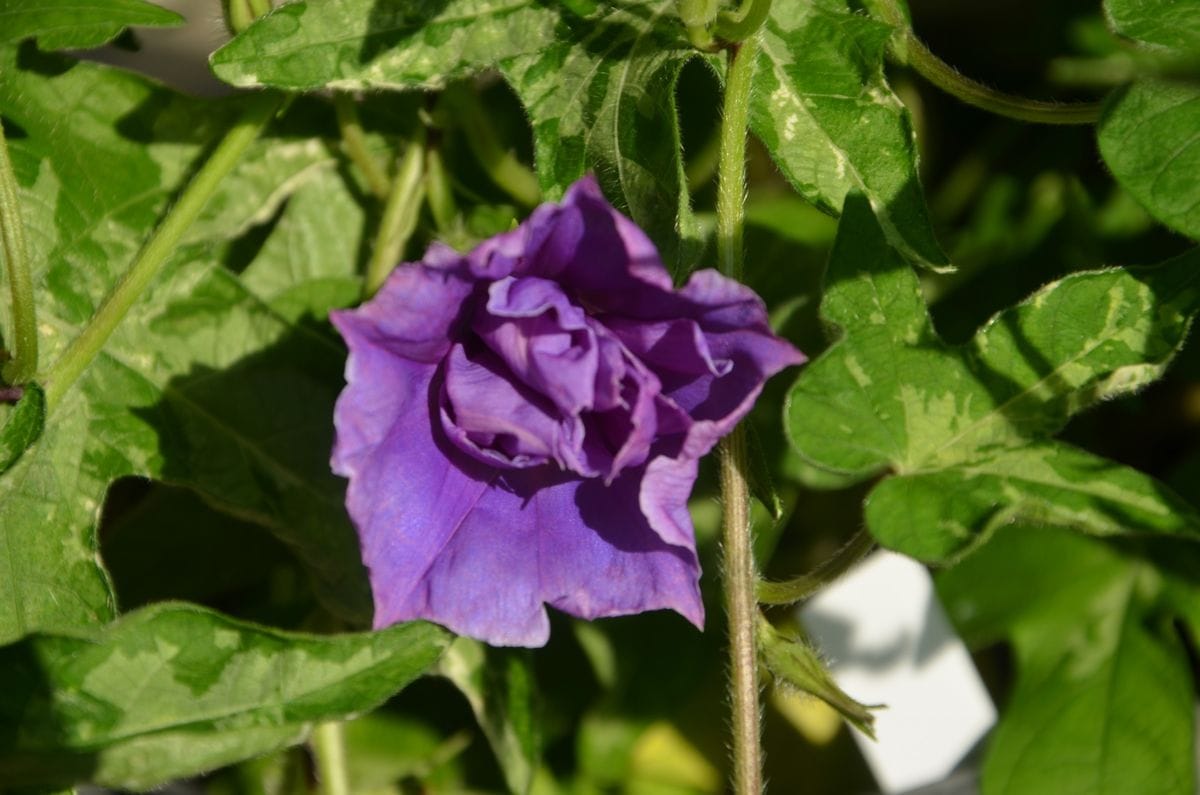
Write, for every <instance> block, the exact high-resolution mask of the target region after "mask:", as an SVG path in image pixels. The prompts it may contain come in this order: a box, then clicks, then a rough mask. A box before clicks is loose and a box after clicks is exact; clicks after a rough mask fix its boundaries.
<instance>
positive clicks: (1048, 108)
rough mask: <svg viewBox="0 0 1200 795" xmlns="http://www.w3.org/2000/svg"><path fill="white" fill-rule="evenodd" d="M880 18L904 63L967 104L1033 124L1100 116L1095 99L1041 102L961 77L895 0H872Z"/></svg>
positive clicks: (1086, 120)
mask: <svg viewBox="0 0 1200 795" xmlns="http://www.w3.org/2000/svg"><path fill="white" fill-rule="evenodd" d="M876 7H877V8H878V10H879V13H880V15H881V16H882V17H883V18H884V21H886V22H888V23H889V24H891V25H895V26H896V28H897V29H898V30H899V32H900V35H901V36H902V37H903V43H904V47H903V50H904V53H903V57H902V58H901V60H903V61H904V62H905V63H907V64H908V65H909V66H911V67H912V68H913V70H915V71H916V73H917V74H919V75H921V76H922V77H924V78H925V79H926V80H928V81H929V82H930V83H933V84H934V85H935V86H937V87H938V88H940V89H941V90H942V91H945V92H946V93H947V94H949V95H951V96H953V97H956V98H957V99H960V100H962V101H963V102H965V103H967V104H968V105H973V106H974V107H977V108H981V109H982V110H986V111H989V112H991V113H995V114H997V115H999V116H1006V117H1008V118H1010V119H1017V120H1018V121H1027V122H1033V123H1035V124H1095V123H1096V122H1097V121H1099V120H1100V113H1101V111H1102V109H1103V106H1102V104H1101V103H1099V102H1061V103H1060V102H1043V101H1041V100H1037V99H1027V98H1025V97H1019V96H1016V95H1014V94H1007V93H1005V92H1003V91H997V90H996V89H994V88H990V87H988V86H985V85H984V84H983V83H980V82H977V81H975V80H972V79H971V78H969V77H965V76H963V75H962V74H960V73H959V72H958V70H956V69H955V68H954V67H952V66H950V65H949V64H948V63H946V62H945V61H943V60H942V59H941V58H939V57H937V56H936V55H934V54H933V52H932V51H931V50H930V49H929V48H928V47H926V46H925V44H924V42H922V41H921V40H920V39H918V38H917V36H916V34H915V33H913V30H912V27H911V26H910V25H909V24H908V20H907V19H905V17H904V14H903V13H902V12H901V10H900V7H899V5H898V4H897V2H896V0H876Z"/></svg>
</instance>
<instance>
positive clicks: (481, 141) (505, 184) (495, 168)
mask: <svg viewBox="0 0 1200 795" xmlns="http://www.w3.org/2000/svg"><path fill="white" fill-rule="evenodd" d="M442 98H443V100H444V101H445V102H446V103H447V105H448V106H449V108H450V110H451V111H452V112H453V114H454V118H455V121H456V122H457V123H458V125H459V127H460V128H461V129H462V131H463V135H465V136H466V139H467V145H468V146H470V147H471V152H472V153H473V154H474V155H475V158H476V159H477V160H478V161H479V164H480V165H481V166H483V170H484V171H486V172H487V175H488V176H489V177H491V179H492V182H494V183H496V186H497V187H499V188H500V189H501V190H503V191H504V192H505V193H507V194H508V195H509V196H511V197H512V198H513V199H515V200H516V202H517V204H519V205H521V206H522V207H524V208H526V209H529V208H531V207H534V206H536V205H537V203H538V202H540V201H541V200H542V192H541V188H540V187H538V181H537V177H536V176H534V174H533V172H532V171H530V170H529V169H528V168H526V166H525V164H524V163H522V162H521V161H520V160H518V159H517V157H516V155H514V154H513V153H512V152H511V151H509V150H508V149H505V148H504V147H503V146H501V145H500V141H498V140H497V139H496V133H495V131H493V129H492V122H491V119H489V118H488V117H487V114H486V113H485V112H484V110H483V107H482V106H481V105H480V103H479V97H477V96H475V92H474V91H473V90H472V89H471V87H470V86H465V85H456V86H451V87H449V88H447V89H446V90H445V91H444V92H443V93H442Z"/></svg>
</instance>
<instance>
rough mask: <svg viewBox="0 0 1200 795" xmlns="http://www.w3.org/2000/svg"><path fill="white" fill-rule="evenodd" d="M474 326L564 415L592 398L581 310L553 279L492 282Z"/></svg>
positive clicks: (592, 362) (589, 335)
mask: <svg viewBox="0 0 1200 795" xmlns="http://www.w3.org/2000/svg"><path fill="white" fill-rule="evenodd" d="M474 328H475V331H476V332H477V333H478V334H479V336H480V337H481V338H482V339H483V341H484V342H485V343H487V345H488V347H489V348H491V349H492V350H493V351H495V353H496V354H497V355H499V356H500V358H501V359H503V360H504V362H505V363H506V364H507V365H508V367H509V369H510V370H511V371H512V372H513V373H514V374H515V375H516V376H517V377H518V378H520V379H521V380H522V381H523V382H524V383H526V384H528V385H529V386H530V387H531V388H533V389H534V390H535V391H536V392H537V393H538V394H541V395H544V396H546V397H547V398H549V399H550V400H552V401H553V402H554V403H555V405H557V406H558V408H559V410H560V411H562V412H564V413H566V414H578V413H579V412H581V411H583V410H585V409H590V408H592V406H593V404H594V403H595V392H596V370H597V367H598V366H599V363H598V357H599V352H598V351H597V348H596V339H595V334H594V333H593V331H592V329H591V326H590V324H589V322H588V318H587V315H586V314H584V311H583V310H582V309H580V308H579V307H577V306H575V305H574V304H572V303H571V301H570V299H569V298H567V296H566V295H565V294H564V293H563V292H562V290H561V289H560V288H559V287H558V285H556V284H555V283H554V282H550V281H546V280H545V279H537V278H522V279H517V278H514V277H511V276H510V277H507V278H504V279H500V280H499V281H496V282H493V283H492V285H491V287H490V288H489V289H488V301H487V304H486V305H485V306H484V307H483V311H481V312H480V313H479V317H477V318H476V320H475V323H474Z"/></svg>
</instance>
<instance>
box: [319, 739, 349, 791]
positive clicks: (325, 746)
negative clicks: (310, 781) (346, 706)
mask: <svg viewBox="0 0 1200 795" xmlns="http://www.w3.org/2000/svg"><path fill="white" fill-rule="evenodd" d="M310 743H311V745H312V751H313V758H314V759H315V760H316V763H317V780H318V781H319V782H320V784H321V795H350V777H349V774H348V773H347V768H346V743H345V738H344V737H343V733H342V724H341V723H339V722H338V721H329V722H328V723H322V724H320V725H319V726H317V728H315V729H313V733H312V739H311V740H310Z"/></svg>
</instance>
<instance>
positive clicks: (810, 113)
mask: <svg viewBox="0 0 1200 795" xmlns="http://www.w3.org/2000/svg"><path fill="white" fill-rule="evenodd" d="M890 35H891V29H890V28H889V27H888V26H887V25H884V24H882V23H880V22H877V21H875V20H872V19H870V18H868V17H865V16H862V15H860V14H854V13H851V12H850V11H849V10H848V9H846V7H845V6H844V5H843V4H840V3H829V2H821V3H776V4H774V5H773V6H772V7H771V16H770V17H769V18H768V20H767V23H766V25H765V27H764V30H763V34H762V50H761V53H760V55H759V59H758V68H757V70H756V72H755V77H754V92H753V93H752V94H751V103H750V123H751V129H752V130H753V131H754V134H755V135H756V136H757V137H758V138H759V139H760V140H761V141H762V142H763V143H764V144H765V145H766V147H767V151H769V152H770V153H771V157H772V158H773V159H774V160H775V163H776V164H777V165H778V166H779V169H780V171H782V172H783V174H784V175H785V176H786V177H787V178H788V181H789V182H791V183H792V185H793V187H795V189H796V190H797V191H798V192H799V193H800V195H802V196H804V197H805V198H806V199H808V200H809V201H811V202H812V203H813V204H815V205H817V206H818V207H820V208H822V209H824V210H825V211H826V212H829V213H831V214H836V213H837V212H838V211H840V209H841V207H842V204H843V202H844V200H845V198H846V195H847V193H849V192H851V191H856V192H858V193H860V194H861V195H863V196H865V197H866V198H867V199H868V200H869V201H870V203H871V206H872V207H873V208H874V209H875V212H876V215H877V217H878V218H879V220H880V223H881V224H882V225H883V227H884V229H885V230H886V232H887V236H888V239H889V240H890V241H891V243H892V245H894V246H895V247H897V248H898V249H899V250H900V251H902V252H903V253H904V255H905V256H906V257H908V258H909V259H910V260H912V261H913V262H918V263H921V264H923V265H926V266H930V267H934V268H941V267H944V266H946V265H947V264H948V261H947V259H946V255H945V254H944V253H943V252H942V250H941V248H940V246H939V245H938V242H937V239H936V238H935V237H934V234H933V229H932V226H931V224H930V221H929V212H928V210H927V209H926V207H925V198H924V196H923V194H922V191H921V187H920V183H919V182H918V179H917V148H916V138H915V136H914V133H913V130H912V122H911V120H910V118H909V115H908V111H907V110H905V108H904V106H903V105H902V104H901V102H900V100H899V98H898V97H896V95H895V94H894V93H892V90H891V88H890V87H889V86H888V84H887V81H886V79H885V78H884V75H883V57H884V50H885V47H886V45H887V41H888V38H889V36H890Z"/></svg>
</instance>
